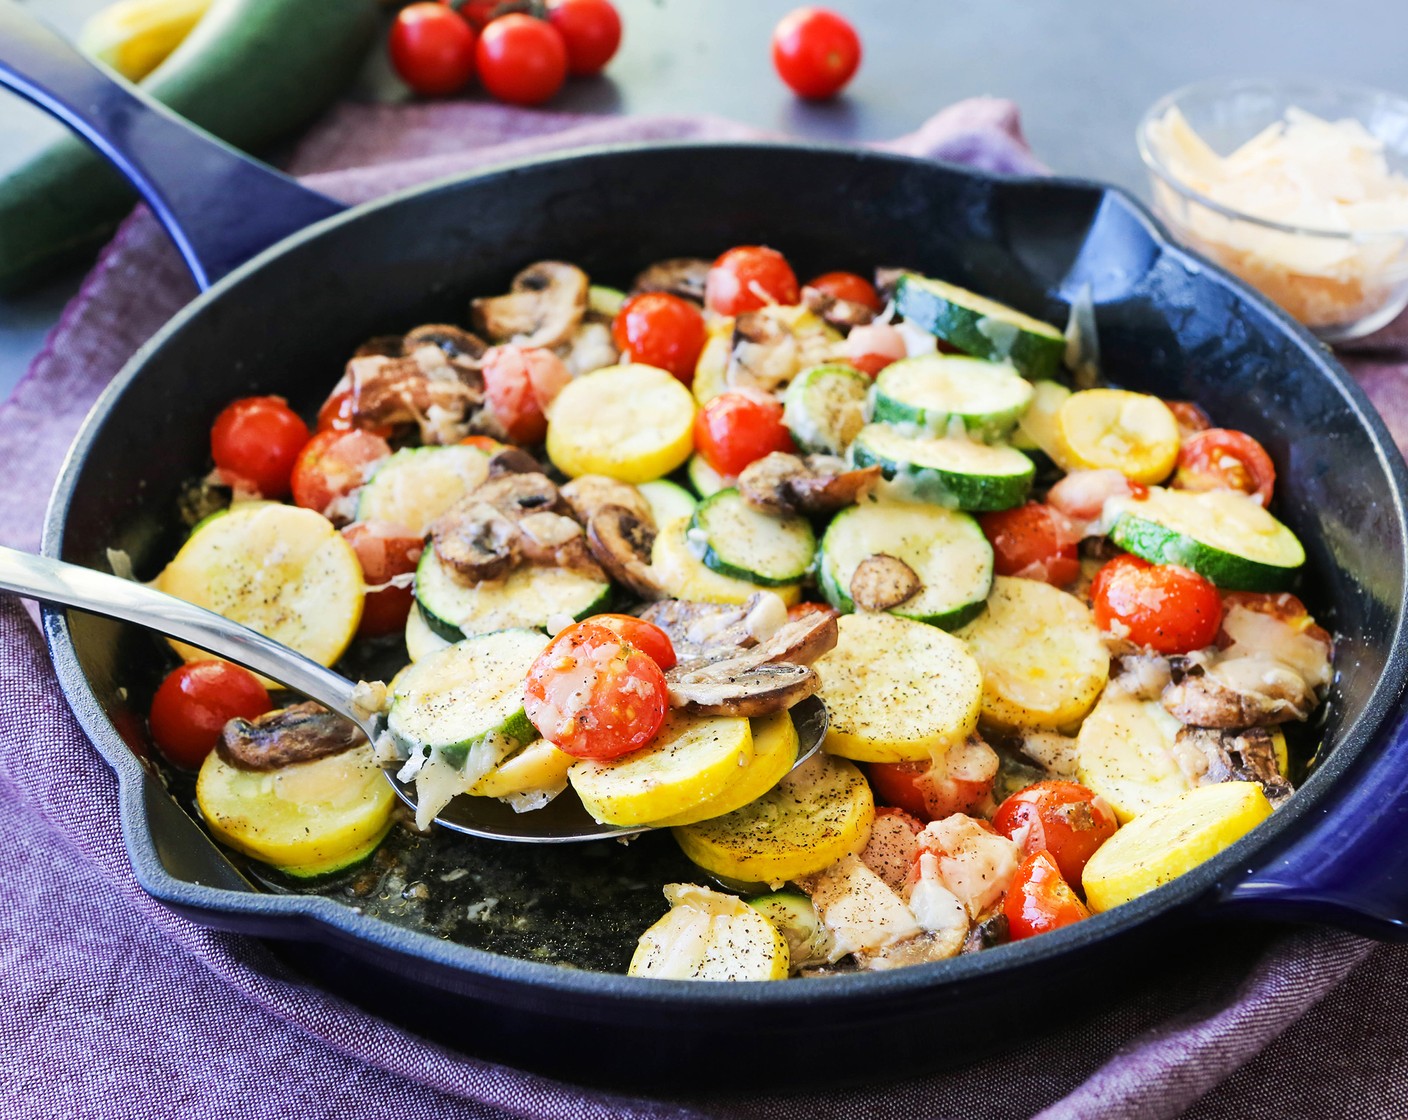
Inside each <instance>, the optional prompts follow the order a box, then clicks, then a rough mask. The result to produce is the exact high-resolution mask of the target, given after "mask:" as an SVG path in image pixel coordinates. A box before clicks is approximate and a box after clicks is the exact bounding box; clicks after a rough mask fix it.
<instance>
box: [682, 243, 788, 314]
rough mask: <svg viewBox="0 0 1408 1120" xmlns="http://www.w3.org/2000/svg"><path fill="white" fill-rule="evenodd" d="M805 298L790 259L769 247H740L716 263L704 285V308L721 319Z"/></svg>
mask: <svg viewBox="0 0 1408 1120" xmlns="http://www.w3.org/2000/svg"><path fill="white" fill-rule="evenodd" d="M801 298H802V292H801V289H800V288H799V287H798V286H797V274H796V273H795V272H793V271H792V266H791V265H790V264H788V263H787V258H786V257H784V256H783V255H782V254H781V253H779V252H778V251H777V250H776V249H769V248H768V247H767V246H766V245H740V246H738V247H737V248H735V249H730V250H729V251H728V252H727V253H725V254H724V255H723V256H721V257H720V258H719V259H718V260H716V261H715V262H714V264H713V266H712V267H711V268H710V269H709V275H708V277H707V279H706V280H705V281H704V304H705V306H707V307H708V308H709V310H710V311H713V312H716V313H717V314H719V315H740V314H742V313H743V312H744V311H756V310H758V308H760V307H767V306H768V305H769V304H773V303H777V304H782V305H783V306H791V305H792V304H795V303H796V302H797V301H798V300H800V299H801Z"/></svg>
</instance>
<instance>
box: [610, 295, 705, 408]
mask: <svg viewBox="0 0 1408 1120" xmlns="http://www.w3.org/2000/svg"><path fill="white" fill-rule="evenodd" d="M611 336H612V338H613V339H614V340H615V342H616V348H617V349H618V350H620V351H621V355H622V357H624V358H625V359H626V361H628V362H644V363H645V364H646V365H649V366H658V367H659V368H660V369H664V370H669V371H670V372H671V373H673V374H674V375H675V376H676V377H677V378H679V379H680V381H682V382H683V383H684V384H686V385H690V384H693V382H694V366H695V363H696V362H698V361H699V351H701V350H703V349H704V343H705V341H707V339H708V337H709V334H708V331H707V330H705V328H704V315H703V313H702V312H701V311H700V310H699V308H697V307H695V306H694V304H692V303H690V302H689V301H688V300H685V299H680V297H679V296H672V295H670V294H669V293H668V292H642V293H641V294H640V295H638V296H632V297H631V298H630V299H628V300H627V301H626V302H625V303H624V304H622V305H621V310H620V311H619V312H617V314H616V318H615V320H614V321H613V322H612V324H611Z"/></svg>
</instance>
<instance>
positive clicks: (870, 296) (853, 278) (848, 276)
mask: <svg viewBox="0 0 1408 1120" xmlns="http://www.w3.org/2000/svg"><path fill="white" fill-rule="evenodd" d="M807 287H808V288H815V289H816V290H817V291H819V292H825V293H826V294H827V295H829V296H830V297H831V298H832V299H843V300H845V301H846V302H847V303H858V304H860V305H861V306H862V307H868V308H870V310H871V311H879V310H880V309H881V308H882V307H884V306H885V305H884V304H883V303H881V302H880V293H879V292H877V291H876V290H875V285H874V284H872V283H871V282H870V281H869V280H867V279H866V278H865V277H864V276H858V275H856V274H855V273H854V272H824V273H822V274H821V275H820V276H817V277H813V278H812V279H811V280H808V281H807Z"/></svg>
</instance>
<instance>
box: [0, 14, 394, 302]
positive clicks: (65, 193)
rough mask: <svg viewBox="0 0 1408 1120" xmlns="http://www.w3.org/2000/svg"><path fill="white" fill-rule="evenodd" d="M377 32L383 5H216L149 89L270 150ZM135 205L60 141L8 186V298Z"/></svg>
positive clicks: (342, 83) (87, 152) (329, 91)
mask: <svg viewBox="0 0 1408 1120" xmlns="http://www.w3.org/2000/svg"><path fill="white" fill-rule="evenodd" d="M378 26H379V21H378V16H377V2H376V0H216V3H215V4H214V5H213V6H212V7H211V9H210V10H209V11H208V12H207V13H206V15H205V18H204V19H202V20H201V21H200V23H198V24H197V25H196V27H195V29H194V30H193V31H192V32H191V33H190V35H189V36H187V38H186V40H185V41H184V42H183V43H182V44H181V45H180V46H179V47H177V48H176V50H175V51H173V52H172V53H171V55H170V57H168V58H167V59H166V61H165V62H163V63H162V64H161V65H160V66H158V67H157V68H156V69H155V70H153V71H152V73H151V74H149V75H148V76H147V77H146V79H145V80H144V81H143V82H142V83H141V88H142V89H143V90H144V91H145V92H146V93H149V94H150V95H151V96H152V97H154V98H156V100H158V101H160V102H162V103H163V104H164V105H166V106H168V107H169V108H171V109H174V110H175V111H176V112H177V113H179V114H180V115H181V116H183V117H185V118H187V119H188V120H190V121H191V122H193V123H194V124H197V125H200V127H202V128H204V129H206V130H207V131H209V132H212V133H214V134H215V135H216V136H218V137H220V139H222V140H225V141H227V142H229V143H231V144H234V145H235V146H236V147H239V148H245V149H251V148H259V147H262V146H264V145H267V144H269V143H270V142H272V141H274V140H277V139H279V138H280V137H283V136H286V135H288V134H289V133H291V132H294V131H296V130H297V129H299V128H301V127H302V126H303V125H305V124H307V123H308V122H309V121H311V120H312V119H313V118H314V117H315V116H317V115H318V114H319V113H320V112H322V111H323V110H324V109H325V108H326V107H327V106H328V105H329V104H331V102H332V101H333V99H334V98H335V97H337V95H338V94H339V93H341V92H342V90H343V89H344V88H345V87H346V86H347V84H348V83H349V82H350V81H351V80H352V78H353V77H354V76H355V75H356V73H357V71H358V70H359V69H360V67H361V65H362V61H363V59H364V58H365V57H366V54H367V50H368V48H369V47H370V46H371V43H372V41H373V39H374V38H375V37H376V34H377V29H378ZM135 201H136V193H135V192H134V191H133V190H132V188H131V187H130V186H128V184H127V181H126V180H125V179H124V178H123V177H122V176H121V175H120V174H118V173H117V172H116V171H114V170H113V169H112V168H111V167H110V166H109V165H108V163H107V161H106V160H104V159H103V158H102V157H101V156H99V155H98V154H97V153H96V152H94V151H93V150H92V149H91V148H89V147H88V145H87V144H85V143H83V142H82V141H81V140H78V139H76V138H74V137H71V136H65V137H62V138H60V139H58V140H56V141H54V142H53V143H52V144H50V145H49V146H48V147H46V148H45V149H44V150H43V151H41V152H39V153H38V154H37V155H35V156H34V157H33V158H32V159H30V160H29V161H28V162H26V163H25V164H23V165H21V166H20V167H19V168H17V169H16V170H15V171H13V172H12V173H11V174H10V175H8V176H6V177H5V179H3V180H0V294H6V295H8V294H12V293H15V292H19V291H22V290H24V289H25V288H27V287H28V286H30V285H32V284H34V283H35V282H37V281H39V280H42V279H43V278H44V277H45V276H47V275H49V274H50V273H52V272H54V271H56V270H58V269H60V268H63V267H64V266H66V265H69V264H73V263H77V262H78V261H79V260H81V259H82V258H83V257H84V255H86V254H89V253H91V252H92V251H93V250H94V249H96V248H97V246H99V245H100V244H101V243H102V242H103V241H104V240H105V239H106V238H107V237H109V236H110V235H111V233H112V231H113V229H114V228H115V227H116V226H117V223H118V222H119V221H121V220H122V218H123V217H124V216H125V215H126V214H127V212H128V211H129V210H131V208H132V205H133V203H134V202H135Z"/></svg>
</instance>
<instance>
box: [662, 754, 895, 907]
mask: <svg viewBox="0 0 1408 1120" xmlns="http://www.w3.org/2000/svg"><path fill="white" fill-rule="evenodd" d="M874 822H875V799H874V797H873V796H871V793H870V786H869V785H868V784H867V783H866V780H865V775H863V774H862V773H861V772H860V770H859V769H858V768H857V767H856V766H854V765H852V764H851V763H849V762H847V761H845V760H844V759H840V758H830V757H828V756H827V755H824V754H818V755H816V756H815V757H813V758H811V759H809V760H808V761H806V762H804V763H803V764H802V765H801V766H799V767H797V769H795V770H793V771H792V772H791V773H790V774H788V775H787V777H785V778H783V779H782V781H780V782H778V783H777V785H776V786H774V787H773V788H772V789H771V790H769V791H768V792H767V793H765V794H763V796H762V797H760V798H758V799H757V800H756V801H753V802H750V803H749V804H747V805H745V806H744V807H743V808H741V809H737V810H735V811H734V812H732V813H729V814H727V815H726V816H722V817H715V818H713V819H712V820H707V821H700V822H699V823H698V824H689V825H685V826H683V827H682V828H676V829H674V830H673V831H674V836H675V839H676V840H677V841H678V842H679V846H680V848H681V849H682V850H683V851H684V854H685V855H686V856H688V857H689V858H690V859H691V860H693V861H694V862H695V863H697V864H698V865H699V866H700V867H702V868H703V869H704V870H705V871H708V872H710V873H712V874H714V875H719V876H722V877H723V878H725V879H729V880H733V881H737V882H744V883H767V884H769V885H771V886H773V887H774V888H776V887H777V886H779V885H781V884H782V883H785V882H787V881H788V880H789V879H800V878H801V877H802V876H803V875H812V874H815V873H816V872H818V871H821V870H822V869H823V868H826V867H829V866H830V865H831V864H833V863H835V862H836V861H837V860H838V859H840V858H841V857H843V856H847V855H853V854H855V853H856V852H859V851H860V850H861V849H862V848H864V847H865V844H866V841H867V840H869V839H870V827H871V825H872V824H874Z"/></svg>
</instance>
